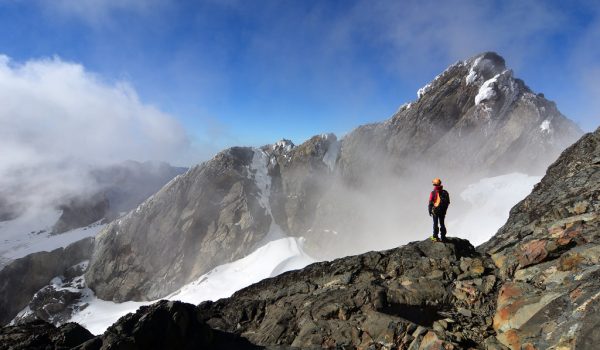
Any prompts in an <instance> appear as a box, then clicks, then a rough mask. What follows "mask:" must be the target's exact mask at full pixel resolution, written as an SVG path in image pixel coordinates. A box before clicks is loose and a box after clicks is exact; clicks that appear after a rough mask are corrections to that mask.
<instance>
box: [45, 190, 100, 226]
mask: <svg viewBox="0 0 600 350" xmlns="http://www.w3.org/2000/svg"><path fill="white" fill-rule="evenodd" d="M109 208H110V202H109V200H108V198H106V196H105V195H104V194H97V195H95V196H92V197H91V198H85V199H82V198H74V199H71V200H70V201H69V203H67V204H63V205H61V206H60V207H59V209H60V210H62V214H61V215H60V218H59V219H58V221H57V222H56V224H54V227H53V228H52V233H54V234H59V233H63V232H67V231H69V230H73V229H76V228H79V227H85V226H88V225H90V224H92V223H94V222H97V221H99V220H102V219H104V218H106V216H107V215H108V213H109Z"/></svg>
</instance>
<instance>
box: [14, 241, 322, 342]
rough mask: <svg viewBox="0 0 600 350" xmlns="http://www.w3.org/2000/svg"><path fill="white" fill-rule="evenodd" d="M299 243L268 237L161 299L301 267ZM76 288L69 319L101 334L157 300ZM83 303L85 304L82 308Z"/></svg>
mask: <svg viewBox="0 0 600 350" xmlns="http://www.w3.org/2000/svg"><path fill="white" fill-rule="evenodd" d="M302 245H303V239H302V238H292V237H287V238H282V239H278V240H274V241H271V242H269V243H267V244H265V245H264V246H262V247H260V248H258V249H257V250H255V251H254V252H252V253H251V254H250V255H248V256H246V257H244V258H242V259H239V260H236V261H234V262H231V263H228V264H224V265H220V266H217V267H215V268H214V269H212V270H211V271H209V272H208V273H206V274H204V275H202V276H200V277H199V278H198V279H197V280H195V281H193V282H191V283H189V284H187V285H185V286H184V287H182V288H181V289H179V290H178V291H176V292H174V293H173V294H171V295H169V296H167V297H165V298H163V299H168V300H181V301H184V302H187V303H191V304H199V303H201V302H202V301H206V300H213V301H214V300H218V299H221V298H226V297H229V296H231V295H232V294H233V293H235V292H236V291H238V290H240V289H242V288H244V287H247V286H249V285H251V284H253V283H256V282H258V281H261V280H263V279H265V278H269V277H274V276H277V275H279V274H281V273H283V272H286V271H291V270H296V269H301V268H303V267H305V266H306V265H309V264H311V263H313V262H315V260H314V259H313V258H311V257H310V256H308V255H307V254H306V253H304V251H303V249H302ZM80 292H82V294H83V297H82V299H81V300H80V302H79V304H80V305H79V306H78V311H77V312H76V313H74V314H73V316H72V318H71V320H70V321H72V322H77V323H79V324H81V325H82V326H84V327H86V328H87V329H88V330H89V331H90V332H92V333H93V334H96V335H97V334H102V333H103V332H104V331H105V330H106V329H107V328H108V327H109V326H110V325H112V324H113V323H115V322H116V321H117V320H118V319H119V318H120V317H122V316H124V315H126V314H128V313H130V312H135V311H136V310H137V309H138V308H139V307H140V306H143V305H148V304H152V303H154V302H156V301H157V300H155V301H148V302H134V301H128V302H124V303H115V302H112V301H105V300H101V299H98V298H97V297H96V296H95V295H94V292H93V291H92V290H90V289H89V288H85V289H83V290H81V291H80ZM85 304H87V307H85V308H84V307H83V305H85ZM24 311H25V310H24Z"/></svg>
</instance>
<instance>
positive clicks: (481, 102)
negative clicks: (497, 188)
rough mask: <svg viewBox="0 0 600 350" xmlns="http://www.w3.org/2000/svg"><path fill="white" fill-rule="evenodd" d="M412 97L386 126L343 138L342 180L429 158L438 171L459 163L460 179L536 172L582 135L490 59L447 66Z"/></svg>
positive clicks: (362, 129) (397, 169) (399, 169)
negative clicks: (434, 161) (495, 173)
mask: <svg viewBox="0 0 600 350" xmlns="http://www.w3.org/2000/svg"><path fill="white" fill-rule="evenodd" d="M418 97H419V98H418V100H417V101H415V102H413V103H410V104H407V105H404V106H402V107H401V108H400V109H399V110H398V112H396V113H395V114H394V115H393V116H392V118H391V119H389V120H387V121H386V122H383V123H376V124H371V125H365V126H361V127H359V128H357V129H356V130H354V131H353V132H351V133H350V134H349V135H348V136H347V137H345V138H344V140H343V146H342V151H341V154H340V162H339V163H340V164H339V165H340V168H341V171H342V173H344V174H345V177H346V178H347V179H348V181H353V182H360V181H362V180H363V179H364V178H365V177H364V174H365V172H367V173H368V172H369V170H371V172H372V171H373V170H374V171H375V172H381V171H385V170H387V171H391V172H400V173H405V172H410V171H411V169H414V168H417V167H415V165H414V164H415V163H416V164H420V163H423V162H422V160H425V162H424V163H425V164H427V163H428V162H430V161H431V160H434V159H435V160H436V166H437V167H438V169H444V168H450V169H453V168H456V165H457V164H460V165H461V166H460V169H459V170H460V172H461V173H462V174H463V176H464V174H469V173H471V172H476V173H481V172H496V171H498V170H501V171H502V172H504V173H509V172H512V171H521V172H527V173H543V171H544V170H545V169H546V167H547V166H548V164H549V163H550V162H552V161H553V160H554V159H556V157H557V156H558V154H559V153H560V152H561V151H562V150H563V149H564V148H566V147H567V146H569V145H570V144H571V143H572V142H574V141H575V140H577V139H578V138H579V137H580V135H581V130H579V128H578V127H577V126H576V125H575V124H574V123H573V122H571V121H570V120H568V119H567V118H565V117H564V116H563V115H562V114H561V113H560V112H559V111H558V110H557V108H556V105H555V104H554V103H553V102H550V101H548V100H546V99H545V98H544V97H543V95H536V94H534V93H533V92H532V91H531V90H530V89H529V88H528V87H527V86H526V85H525V84H524V82H523V81H522V80H519V79H516V78H514V77H513V74H512V71H511V70H509V69H508V68H507V67H506V65H505V62H504V59H503V58H502V57H500V56H499V55H497V54H496V53H492V52H488V53H484V54H481V55H478V56H475V57H473V58H470V59H468V60H466V61H459V62H457V63H455V64H454V65H452V66H450V67H449V68H448V69H446V71H444V72H443V73H442V74H440V75H438V76H437V77H436V78H435V79H434V80H433V81H432V82H431V83H430V84H428V85H427V86H425V87H424V88H422V89H421V90H419V92H418ZM374 155H376V156H374ZM377 156H379V157H377ZM381 158H384V160H385V161H382V159H381ZM385 168H387V169H385ZM417 171H418V172H422V169H421V168H418V169H417Z"/></svg>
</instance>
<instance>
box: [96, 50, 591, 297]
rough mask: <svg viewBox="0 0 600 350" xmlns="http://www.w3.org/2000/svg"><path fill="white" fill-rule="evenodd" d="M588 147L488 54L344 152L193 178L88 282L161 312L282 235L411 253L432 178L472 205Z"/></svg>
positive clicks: (112, 236) (262, 155) (275, 153)
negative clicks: (515, 177)
mask: <svg viewBox="0 0 600 350" xmlns="http://www.w3.org/2000/svg"><path fill="white" fill-rule="evenodd" d="M580 135H581V130H579V129H578V128H577V127H576V126H575V125H574V124H573V123H572V122H571V121H569V120H568V119H567V118H565V117H564V116H563V115H562V114H560V112H559V111H558V110H557V108H556V106H555V105H554V104H553V103H552V102H550V101H548V100H546V99H545V98H544V97H543V96H542V95H541V94H535V93H533V92H532V91H531V90H530V89H529V88H528V87H527V86H526V85H525V84H524V83H523V82H522V81H520V80H518V79H516V78H514V77H513V76H512V72H511V71H510V70H508V69H507V68H506V66H505V62H504V60H503V59H502V58H501V57H500V56H498V55H497V54H495V53H484V54H481V55H478V56H475V57H473V58H470V59H468V60H465V61H461V62H457V63H456V64H454V65H452V66H450V67H449V68H448V69H447V70H446V71H445V72H443V73H442V74H440V75H439V76H438V77H436V78H435V79H434V80H433V81H432V82H431V83H430V84H429V85H427V86H426V87H424V88H423V89H421V90H420V91H419V93H418V100H417V101H415V102H413V103H411V104H408V105H405V106H403V107H401V108H400V110H399V111H398V112H397V113H396V114H395V115H394V116H392V118H390V119H389V120H386V121H384V122H382V123H377V124H371V125H365V126H361V127H358V128H357V129H356V130H354V131H352V132H351V133H350V134H348V135H346V136H345V137H344V138H343V139H341V140H338V139H337V138H336V137H335V135H332V134H323V135H318V136H315V137H313V138H311V139H310V140H308V141H306V142H305V143H303V144H302V145H299V146H295V145H293V144H292V143H291V142H289V141H285V140H283V141H281V142H278V143H275V144H273V145H267V146H264V147H262V148H260V149H252V148H243V147H234V148H232V149H228V150H225V151H223V152H221V153H219V154H218V155H217V156H216V157H215V158H213V159H211V160H210V161H207V162H205V163H203V164H201V165H198V166H196V167H194V168H192V169H190V170H189V171H188V172H187V173H186V174H185V175H183V176H181V177H179V178H177V179H176V180H174V181H172V182H171V183H169V184H168V185H167V186H165V187H164V188H163V189H162V190H161V191H159V192H158V193H157V194H155V195H154V196H152V198H151V199H149V200H148V201H146V202H145V203H143V204H142V205H141V206H140V207H139V208H137V209H136V210H135V211H132V212H130V213H129V214H128V215H127V216H126V217H124V218H123V219H121V220H118V221H115V222H113V223H112V224H110V225H109V226H108V227H107V228H106V229H105V230H104V231H103V232H102V233H100V234H99V235H98V237H97V239H96V245H95V250H94V253H93V256H92V259H91V261H90V267H89V269H88V271H87V273H86V282H87V283H88V285H89V286H90V287H91V288H92V289H93V290H94V291H95V292H96V293H97V295H98V296H99V297H100V298H103V299H108V300H115V301H125V300H132V299H133V300H148V299H155V298H158V297H161V296H164V295H166V294H168V293H170V292H172V291H174V290H176V289H177V288H179V287H181V286H182V285H183V284H185V283H188V282H190V281H192V280H194V279H195V278H197V277H198V276H200V275H201V274H203V273H205V272H207V271H209V270H210V269H212V268H213V267H215V266H217V265H220V264H223V263H226V262H230V261H232V260H235V259H238V258H241V257H242V256H244V255H246V254H248V253H249V252H251V251H252V250H253V249H256V247H257V245H258V244H259V243H260V242H261V241H263V240H265V239H268V238H267V237H269V236H273V235H275V236H277V235H284V236H286V235H289V236H296V237H299V236H302V237H305V238H306V244H305V248H306V249H307V252H308V253H309V254H310V255H312V256H314V257H316V258H318V259H323V258H332V257H340V256H344V255H348V254H353V253H354V254H355V253H360V252H364V251H367V250H371V249H384V248H386V247H390V246H397V245H398V244H401V243H405V242H408V241H410V240H412V239H415V238H416V237H423V236H424V235H426V234H427V233H428V231H429V230H430V229H429V228H428V226H429V219H428V218H427V217H426V216H424V215H423V214H424V213H426V210H425V206H426V199H425V197H426V194H427V193H428V190H429V179H430V178H433V177H435V176H439V177H442V178H443V179H444V181H445V183H446V184H449V186H450V187H449V189H450V190H451V191H452V190H454V191H455V193H459V192H460V191H461V189H462V188H465V187H466V186H467V185H469V184H471V183H473V182H476V181H477V180H478V179H481V178H483V177H489V176H491V175H501V174H506V173H510V172H515V171H520V172H524V173H531V174H541V173H543V171H544V169H545V167H546V166H547V165H548V164H550V162H551V161H552V160H553V159H555V157H556V156H557V155H558V154H559V153H560V152H561V151H562V150H563V149H564V148H565V147H566V146H567V145H569V144H570V143H571V142H573V141H574V140H576V139H577V137H579V136H580ZM454 203H455V204H453V208H455V209H453V210H456V212H457V213H461V208H463V207H466V205H465V204H464V203H461V201H460V199H459V200H457V201H455V202H454ZM464 214H465V213H462V215H464ZM449 215H452V214H449ZM457 215H460V214H457ZM419 216H421V217H423V218H422V219H420V220H415V218H418V217H419ZM454 234H456V235H462V234H468V233H463V232H456V233H454Z"/></svg>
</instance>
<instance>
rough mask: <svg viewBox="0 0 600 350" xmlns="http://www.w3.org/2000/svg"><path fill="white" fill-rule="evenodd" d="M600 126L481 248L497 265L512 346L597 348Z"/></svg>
mask: <svg viewBox="0 0 600 350" xmlns="http://www.w3.org/2000/svg"><path fill="white" fill-rule="evenodd" d="M599 242H600V128H599V129H598V130H596V131H595V132H593V133H589V134H587V135H585V136H584V137H582V139H581V140H579V141H578V142H577V143H575V144H574V145H573V146H571V147H569V148H568V149H567V150H565V151H564V152H563V154H562V155H561V156H560V158H559V159H558V160H557V161H556V162H555V163H554V164H552V165H551V166H550V168H548V171H547V173H546V176H545V177H544V178H543V179H542V181H541V182H540V183H539V184H538V185H536V187H535V188H534V190H533V192H532V193H531V194H530V195H529V196H528V197H527V198H525V199H524V200H523V201H522V202H520V203H519V204H518V205H516V206H515V207H514V208H513V209H512V210H511V214H510V217H509V219H508V221H507V223H506V224H505V225H504V226H503V227H502V228H501V229H500V231H499V232H498V233H497V234H496V235H495V236H494V237H493V238H492V239H491V240H490V241H489V242H487V243H485V244H483V245H482V246H480V247H479V248H478V249H479V250H480V251H485V252H487V253H489V254H490V255H491V257H492V259H493V261H494V263H495V264H496V266H497V268H498V269H499V277H500V278H501V283H503V284H502V287H501V289H500V292H499V294H498V299H497V309H496V312H495V315H494V329H496V330H497V332H498V335H497V336H496V338H497V339H498V340H499V341H500V342H501V343H502V344H504V345H505V346H507V347H508V348H510V349H521V348H532V349H546V348H556V349H594V348H596V347H597V343H594V342H597V341H598V340H600V338H599V337H598V335H597V334H598V332H597V331H595V330H593V328H594V327H597V325H598V324H599V322H600V321H599V320H600V318H599V317H598V316H597V315H598V313H597V311H598V309H599V306H598V305H599V304H600V282H599V281H600V268H599V267H598V262H599V260H600V243H599Z"/></svg>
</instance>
